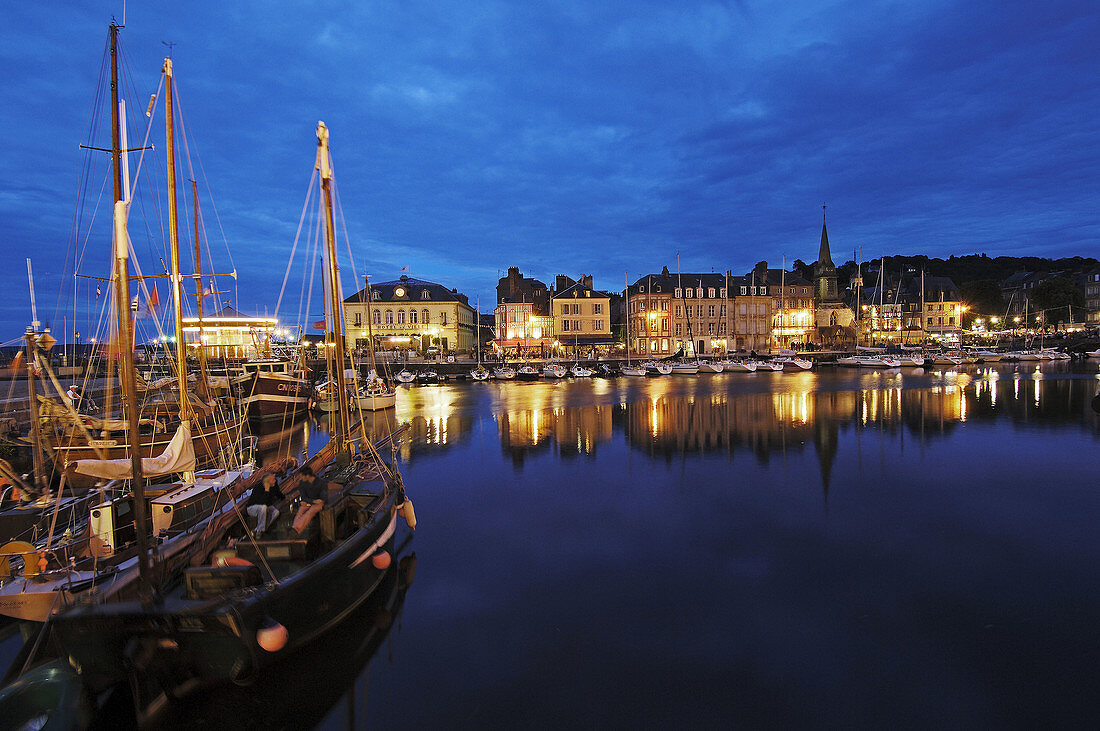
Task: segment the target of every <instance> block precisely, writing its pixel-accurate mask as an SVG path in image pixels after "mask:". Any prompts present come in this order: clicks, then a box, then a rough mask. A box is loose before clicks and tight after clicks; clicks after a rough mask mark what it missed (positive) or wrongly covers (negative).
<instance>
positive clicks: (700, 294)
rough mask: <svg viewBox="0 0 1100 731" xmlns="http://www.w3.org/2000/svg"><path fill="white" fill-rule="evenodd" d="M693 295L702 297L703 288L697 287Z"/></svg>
mask: <svg viewBox="0 0 1100 731" xmlns="http://www.w3.org/2000/svg"><path fill="white" fill-rule="evenodd" d="M695 296H696V297H698V298H699V299H703V288H702V287H699V288H698V289H696V290H695Z"/></svg>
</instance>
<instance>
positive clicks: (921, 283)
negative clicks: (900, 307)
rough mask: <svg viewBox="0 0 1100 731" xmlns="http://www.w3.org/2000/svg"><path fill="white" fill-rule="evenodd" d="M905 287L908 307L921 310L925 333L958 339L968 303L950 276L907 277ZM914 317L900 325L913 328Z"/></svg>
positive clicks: (934, 337)
mask: <svg viewBox="0 0 1100 731" xmlns="http://www.w3.org/2000/svg"><path fill="white" fill-rule="evenodd" d="M922 287H923V292H922V290H921V288H922ZM908 289H909V293H908V302H909V303H910V308H909V311H910V312H920V322H921V324H922V326H923V327H922V329H923V331H924V336H925V337H927V338H933V339H936V340H957V339H958V336H959V332H960V331H961V330H962V317H963V313H965V312H966V310H967V307H966V304H965V303H964V302H963V301H962V295H961V294H960V293H959V288H958V287H956V286H955V283H954V282H953V281H952V280H951V277H930V276H919V277H918V276H914V277H913V278H912V279H911V280H909V287H908ZM913 319H915V318H912V317H910V318H909V319H907V321H906V322H905V323H904V325H903V326H908V327H910V328H912V327H913V325H914V324H915V323H913Z"/></svg>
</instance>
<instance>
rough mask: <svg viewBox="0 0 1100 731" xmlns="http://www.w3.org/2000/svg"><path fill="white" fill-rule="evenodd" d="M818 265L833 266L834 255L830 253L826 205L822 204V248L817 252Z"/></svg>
mask: <svg viewBox="0 0 1100 731" xmlns="http://www.w3.org/2000/svg"><path fill="white" fill-rule="evenodd" d="M817 265H818V266H833V257H832V256H831V255H830V253H829V232H828V230H826V228H825V206H824V205H822V206H821V249H820V250H819V251H818V252H817Z"/></svg>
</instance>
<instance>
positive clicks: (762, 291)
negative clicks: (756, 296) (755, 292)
mask: <svg viewBox="0 0 1100 731" xmlns="http://www.w3.org/2000/svg"><path fill="white" fill-rule="evenodd" d="M767 293H768V288H767V287H761V288H760V294H767Z"/></svg>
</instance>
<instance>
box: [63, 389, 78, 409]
mask: <svg viewBox="0 0 1100 731" xmlns="http://www.w3.org/2000/svg"><path fill="white" fill-rule="evenodd" d="M65 395H66V396H68V397H69V400H70V401H72V402H73V408H74V409H76V410H77V411H80V386H78V385H76V384H75V383H74V384H73V385H71V386H69V390H68V391H66V392H65Z"/></svg>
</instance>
